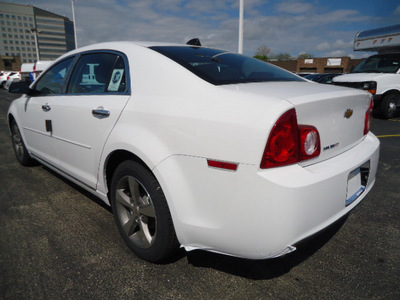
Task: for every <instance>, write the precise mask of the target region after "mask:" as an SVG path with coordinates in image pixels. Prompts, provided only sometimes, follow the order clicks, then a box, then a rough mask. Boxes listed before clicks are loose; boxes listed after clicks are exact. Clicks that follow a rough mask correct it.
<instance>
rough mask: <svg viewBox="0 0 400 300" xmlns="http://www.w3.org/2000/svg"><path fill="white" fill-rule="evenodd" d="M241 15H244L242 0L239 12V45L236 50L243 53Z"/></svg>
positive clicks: (241, 0) (242, 0)
mask: <svg viewBox="0 0 400 300" xmlns="http://www.w3.org/2000/svg"><path fill="white" fill-rule="evenodd" d="M243 15H244V0H240V12H239V47H238V52H239V53H240V54H243Z"/></svg>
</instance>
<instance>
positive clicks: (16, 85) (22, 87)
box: [8, 81, 29, 94]
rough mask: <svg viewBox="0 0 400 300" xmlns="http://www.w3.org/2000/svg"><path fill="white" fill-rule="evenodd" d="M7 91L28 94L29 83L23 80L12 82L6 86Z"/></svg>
mask: <svg viewBox="0 0 400 300" xmlns="http://www.w3.org/2000/svg"><path fill="white" fill-rule="evenodd" d="M8 92H9V93H14V94H28V93H29V84H28V83H26V82H25V81H19V82H13V83H11V85H10V87H9V88H8Z"/></svg>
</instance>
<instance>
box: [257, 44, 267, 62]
mask: <svg viewBox="0 0 400 300" xmlns="http://www.w3.org/2000/svg"><path fill="white" fill-rule="evenodd" d="M270 53H271V49H270V48H268V47H267V46H265V45H262V46H260V47H258V48H257V51H256V54H255V55H254V58H257V59H260V60H263V61H268V60H269V57H268V56H269V54H270Z"/></svg>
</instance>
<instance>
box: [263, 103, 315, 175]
mask: <svg viewBox="0 0 400 300" xmlns="http://www.w3.org/2000/svg"><path fill="white" fill-rule="evenodd" d="M320 152H321V143H320V138H319V133H318V130H317V129H316V128H315V127H313V126H308V125H300V126H299V125H298V123H297V116H296V110H295V109H291V110H289V111H287V112H286V113H285V114H283V115H282V117H280V118H279V120H278V121H277V122H276V123H275V125H274V127H273V129H272V131H271V134H270V135H269V138H268V142H267V145H266V147H265V150H264V155H263V157H262V160H261V164H260V167H261V169H267V168H274V167H281V166H286V165H290V164H295V163H298V162H300V161H303V160H306V159H310V158H313V157H317V156H318V155H319V154H320Z"/></svg>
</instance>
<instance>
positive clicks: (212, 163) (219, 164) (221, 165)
mask: <svg viewBox="0 0 400 300" xmlns="http://www.w3.org/2000/svg"><path fill="white" fill-rule="evenodd" d="M207 164H208V166H209V167H213V168H218V169H225V170H230V171H236V170H237V168H238V164H235V163H229V162H225V161H219V160H211V159H207Z"/></svg>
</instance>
